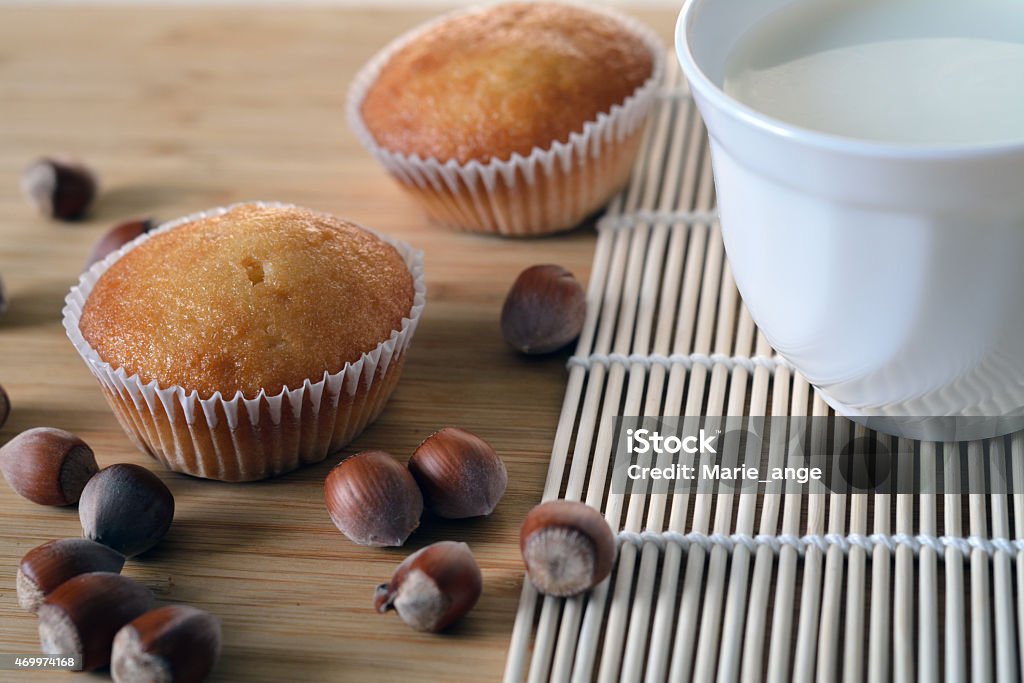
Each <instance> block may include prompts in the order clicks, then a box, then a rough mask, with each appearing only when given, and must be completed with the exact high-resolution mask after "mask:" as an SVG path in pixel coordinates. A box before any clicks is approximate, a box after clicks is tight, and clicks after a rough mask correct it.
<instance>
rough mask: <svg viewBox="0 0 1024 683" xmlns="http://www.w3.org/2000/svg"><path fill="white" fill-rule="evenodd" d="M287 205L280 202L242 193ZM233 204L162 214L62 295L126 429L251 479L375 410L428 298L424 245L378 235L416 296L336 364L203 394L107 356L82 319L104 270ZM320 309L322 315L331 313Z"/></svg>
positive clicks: (332, 442)
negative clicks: (292, 382)
mask: <svg viewBox="0 0 1024 683" xmlns="http://www.w3.org/2000/svg"><path fill="white" fill-rule="evenodd" d="M248 204H256V205H258V206H264V207H280V208H290V207H292V206H293V205H291V204H281V203H277V202H248ZM235 206H239V204H233V205H231V206H227V207H221V208H216V209H211V210H209V211H202V212H200V213H195V214H192V215H189V216H185V217H184V218H179V219H177V220H173V221H170V222H168V223H164V224H162V225H160V226H159V227H157V228H155V229H154V230H152V231H150V232H148V233H146V234H143V235H141V236H139V237H138V238H136V239H135V240H133V241H131V242H129V243H128V244H126V245H125V246H123V247H122V248H121V249H119V250H117V251H116V252H114V253H112V254H110V255H109V256H107V257H106V258H105V259H103V260H102V261H99V262H98V263H95V264H93V265H92V266H91V267H90V268H89V269H88V270H87V271H86V272H85V273H83V274H82V276H81V277H80V278H79V282H78V285H76V286H75V287H72V289H71V291H70V293H68V295H67V297H66V299H65V306H64V310H63V314H64V329H65V330H66V331H67V334H68V338H69V339H70V340H71V343H72V344H73V345H74V347H75V349H76V350H77V351H78V353H79V354H80V355H81V356H82V359H83V360H85V363H86V365H87V366H88V367H89V370H90V371H91V372H92V374H93V375H94V376H95V377H96V379H97V380H99V382H100V385H101V387H102V388H103V393H104V395H105V396H106V398H107V401H108V402H109V403H110V406H111V408H113V410H114V413H115V414H116V415H117V418H118V420H119V421H120V423H121V426H122V427H124V429H125V431H126V432H127V433H128V436H129V437H131V439H132V440H133V441H134V442H135V444H136V445H137V446H138V447H139V448H140V449H141V450H143V451H144V452H147V453H149V454H150V455H152V456H153V457H155V458H156V459H158V460H160V461H161V462H163V463H164V464H165V465H166V466H167V467H168V468H170V469H172V470H176V471H179V472H185V473H187V474H191V475H194V476H198V477H204V478H209V479H221V480H224V481H251V480H255V479H264V478H266V477H271V476H275V475H278V474H283V473H285V472H289V471H291V470H294V469H296V468H297V467H299V466H301V465H305V464H309V463H314V462H319V461H320V460H323V459H324V458H325V457H327V455H328V454H330V453H332V452H334V451H336V450H338V449H340V448H342V447H344V446H345V445H346V444H347V443H348V442H349V441H351V440H352V439H353V438H355V437H356V436H357V435H358V434H359V432H361V431H362V430H363V429H364V428H365V427H366V426H367V425H368V424H369V423H370V422H372V421H373V420H374V419H375V418H376V417H377V415H378V414H379V413H380V412H381V410H382V409H383V407H384V404H385V403H386V402H387V399H388V397H389V396H390V395H391V392H392V390H393V389H394V387H395V385H396V383H397V381H398V377H399V375H400V373H401V368H402V365H403V362H404V359H405V352H406V350H407V349H408V347H409V343H410V342H411V341H412V337H413V333H414V332H415V331H416V325H417V324H418V322H419V319H420V316H421V315H422V313H423V308H424V305H425V303H426V285H425V283H424V276H423V253H422V252H421V251H418V250H416V249H413V248H412V247H410V246H409V245H408V244H405V243H404V242H400V241H398V240H395V239H392V238H390V237H388V236H386V235H381V234H379V233H377V232H375V231H373V230H369V229H368V228H364V229H366V230H368V231H369V232H372V233H373V234H375V235H377V236H378V237H379V238H380V239H382V240H384V241H385V242H387V243H388V244H391V245H392V246H394V247H395V249H397V250H398V252H399V254H401V256H402V258H403V259H404V260H405V263H406V265H408V267H409V272H410V273H411V274H412V277H413V286H414V290H415V297H414V299H413V306H412V309H411V310H410V312H409V315H408V316H407V317H405V318H403V319H402V324H401V327H400V328H399V329H398V330H395V331H393V332H392V333H391V336H390V337H389V338H388V339H387V340H386V341H384V342H381V343H380V344H378V345H377V347H376V348H375V349H373V350H372V351H370V352H368V353H364V354H363V355H362V357H361V358H360V359H359V360H357V361H354V362H351V363H348V364H346V365H345V367H343V368H342V369H341V370H339V371H338V372H335V373H333V374H331V373H327V372H325V373H324V375H323V377H322V378H319V379H317V378H310V379H307V380H306V381H305V382H303V384H302V385H301V386H297V387H285V388H283V389H282V390H281V391H280V392H278V393H277V394H274V395H268V394H267V393H266V391H264V390H260V392H259V394H257V395H256V396H253V397H251V398H246V397H245V396H243V395H242V393H241V392H240V391H239V392H237V393H236V394H235V395H234V396H233V397H230V398H225V397H223V396H221V394H220V392H216V393H214V394H213V395H212V396H210V397H209V398H200V397H199V394H198V392H196V391H195V390H191V391H190V390H187V389H185V388H184V387H181V386H177V385H174V386H166V387H161V386H159V384H158V383H157V382H156V380H153V381H150V382H143V381H142V380H141V379H140V378H139V376H138V375H136V374H133V375H128V374H127V373H126V372H125V371H124V369H123V368H119V367H118V368H115V367H113V366H111V364H110V363H107V362H105V361H103V360H102V359H101V358H100V356H99V353H97V351H96V350H95V349H94V348H93V347H92V346H91V345H90V344H89V343H88V342H87V341H86V340H85V338H84V337H83V336H82V332H81V330H80V329H79V326H78V323H79V320H80V319H81V315H82V309H83V307H84V305H85V301H86V299H88V298H89V293H90V292H91V291H92V288H93V286H95V284H96V282H97V281H98V280H99V278H100V276H101V275H103V273H104V272H106V270H107V269H108V268H109V267H110V266H111V265H112V264H113V263H114V262H115V261H117V259H119V258H121V256H123V255H124V254H125V253H127V252H128V251H130V250H131V249H134V248H135V247H137V246H138V245H140V244H142V243H143V242H145V241H146V240H148V239H150V238H152V237H153V236H154V235H157V234H159V233H162V232H167V231H168V230H173V229H174V228H176V227H178V226H180V225H183V224H185V223H189V222H192V221H195V220H198V219H201V218H206V217H209V216H218V215H221V214H223V213H226V212H227V211H230V210H231V209H232V208H234V207H235ZM330 314H331V312H330V311H325V315H330Z"/></svg>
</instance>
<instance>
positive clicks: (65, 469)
mask: <svg viewBox="0 0 1024 683" xmlns="http://www.w3.org/2000/svg"><path fill="white" fill-rule="evenodd" d="M0 469H2V470H3V473H4V478H5V479H7V483H8V484H10V486H11V488H12V489H14V490H15V491H16V492H17V493H18V495H20V496H23V497H24V498H28V499H29V500H31V501H32V502H33V503H39V504H40V505H72V504H74V503H77V502H78V499H79V497H81V495H82V490H83V489H84V488H85V485H86V482H88V481H89V479H91V478H92V476H93V475H94V474H96V472H97V471H99V466H98V465H97V464H96V456H94V455H93V453H92V449H91V448H89V446H87V445H86V443H85V442H84V441H82V440H81V439H79V438H78V437H77V436H75V435H74V434H71V433H69V432H65V431H64V430H62V429H53V428H51V427H36V428H35V429H29V430H27V431H24V432H22V433H21V434H18V435H17V436H16V437H14V438H13V439H11V440H10V441H8V442H7V443H6V444H5V445H4V447H3V448H0Z"/></svg>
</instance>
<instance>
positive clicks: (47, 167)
mask: <svg viewBox="0 0 1024 683" xmlns="http://www.w3.org/2000/svg"><path fill="white" fill-rule="evenodd" d="M21 189H22V191H23V192H24V193H25V196H26V197H27V198H28V200H29V201H30V202H32V204H33V205H34V206H35V207H36V209H37V210H38V211H39V213H41V214H43V215H44V216H46V217H47V218H56V219H58V220H62V221H70V220H74V219H76V218H79V217H81V216H82V214H84V213H85V211H86V210H87V209H88V208H89V205H90V204H91V203H92V200H93V198H95V196H96V174H95V173H93V172H92V170H91V169H89V167H87V166H86V165H85V164H82V163H81V162H78V161H74V160H72V159H68V158H64V157H51V158H44V159H39V160H38V161H36V162H35V163H33V164H32V165H31V166H29V167H28V168H26V169H25V172H24V173H23V174H22V176H21Z"/></svg>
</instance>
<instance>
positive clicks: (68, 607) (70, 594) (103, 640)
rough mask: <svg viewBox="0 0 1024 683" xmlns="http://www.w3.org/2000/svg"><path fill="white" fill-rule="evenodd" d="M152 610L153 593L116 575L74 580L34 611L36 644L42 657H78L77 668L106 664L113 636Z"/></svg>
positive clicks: (93, 574)
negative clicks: (45, 655)
mask: <svg viewBox="0 0 1024 683" xmlns="http://www.w3.org/2000/svg"><path fill="white" fill-rule="evenodd" d="M152 607H153V594H152V593H151V592H150V590H149V589H148V588H146V587H145V586H143V585H142V584H139V583H136V582H135V581H132V580H131V579H129V578H128V577H126V576H121V575H120V574H111V573H107V572H93V573H90V574H81V575H79V576H75V577H73V578H71V579H69V580H68V581H65V582H64V583H63V584H61V586H60V587H58V588H57V590H55V591H53V592H52V593H50V595H49V596H47V598H46V600H45V601H44V602H43V604H42V605H41V606H40V607H39V612H38V615H39V642H40V644H41V645H42V650H43V652H44V653H46V654H50V655H58V654H81V655H82V668H83V669H84V670H85V671H92V670H94V669H98V668H100V667H101V666H106V665H107V664H109V663H110V651H111V647H112V645H113V642H114V635H115V634H116V633H117V632H118V631H119V630H120V629H121V627H122V626H124V625H125V624H127V623H128V622H130V621H131V620H132V619H135V618H136V617H138V616H139V615H141V614H144V613H145V612H148V611H149V610H150V609H152Z"/></svg>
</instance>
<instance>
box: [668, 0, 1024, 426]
mask: <svg viewBox="0 0 1024 683" xmlns="http://www.w3.org/2000/svg"><path fill="white" fill-rule="evenodd" d="M791 1H792V0H757V1H756V2H754V1H751V0H688V2H687V3H686V5H685V6H684V7H683V10H682V13H681V14H680V16H679V23H678V25H677V27H676V50H677V52H678V56H679V62H680V64H681V65H682V68H683V71H684V73H685V74H686V77H687V80H688V81H689V83H690V88H691V90H692V92H693V96H694V98H695V100H696V104H697V106H698V108H699V109H700V112H701V115H702V116H703V118H704V122H705V124H706V125H707V129H708V133H709V135H710V139H711V153H712V162H713V165H714V171H715V182H716V187H717V192H718V202H719V211H720V215H721V223H722V231H723V235H724V239H725V246H726V250H727V253H728V256H729V260H730V263H731V265H732V270H733V273H734V275H735V278H736V283H737V285H738V286H739V289H740V292H741V294H742V295H743V299H744V301H745V302H746V304H747V306H748V307H749V309H750V312H751V315H752V316H753V317H754V320H755V321H756V322H757V324H758V326H760V328H761V329H762V330H763V331H764V333H765V335H766V336H767V338H768V340H769V341H770V342H771V344H772V346H774V347H775V349H776V350H777V351H778V352H779V353H780V354H781V355H782V356H783V357H784V358H786V359H787V360H788V361H790V362H791V363H792V364H793V365H794V366H795V367H796V368H797V369H798V370H799V371H800V372H801V373H802V374H803V375H804V376H805V377H807V379H808V380H809V381H810V382H811V383H813V384H814V385H815V386H816V387H817V388H818V390H819V392H820V393H821V395H822V397H823V398H824V399H825V400H826V401H827V402H828V403H829V405H831V406H832V407H833V408H835V409H836V411H837V412H839V413H841V414H843V415H847V416H849V417H853V418H860V419H861V420H865V421H867V422H868V423H869V424H870V425H871V426H873V427H876V428H879V429H882V430H883V431H890V432H893V433H897V434H899V435H902V436H909V437H914V438H930V439H944V440H946V439H954V438H956V439H960V438H980V437H984V436H995V435H996V434H999V433H1006V432H1008V431H1013V430H1015V429H1019V428H1021V427H1024V420H1021V419H1019V418H1020V416H1024V142H1022V143H1013V144H1000V145H985V146H976V147H963V146H960V147H949V148H940V147H928V148H924V147H916V148H915V147H911V146H900V145H890V144H882V143H878V142H869V141H863V140H856V139H851V138H843V137H839V136H835V135H828V134H824V133H820V132H815V131H811V130H808V129H804V128H800V127H797V126H795V125H791V124H788V123H786V122H783V121H779V120H777V119H772V118H770V117H768V116H766V115H764V114H761V113H759V112H757V111H755V110H753V109H751V108H750V107H747V106H746V105H744V104H741V103H740V102H738V101H737V100H735V99H733V98H731V97H730V96H728V95H726V94H725V93H724V92H723V90H722V88H721V84H722V78H723V71H724V68H725V64H726V60H727V57H728V56H729V54H730V53H731V51H732V50H733V49H734V47H735V45H736V41H737V39H738V38H739V37H740V36H742V35H743V34H744V33H745V32H746V31H748V30H749V29H750V28H751V27H753V26H754V25H755V24H757V23H758V22H759V21H760V20H761V19H762V18H764V17H765V16H766V15H768V14H770V13H772V12H774V11H775V10H777V9H778V8H780V7H782V6H784V5H786V4H788V3H789V2H791ZM950 87H951V89H953V90H952V92H954V93H955V87H956V84H955V83H954V84H951V85H950ZM936 417H946V418H960V419H956V420H935V419H932V418H936Z"/></svg>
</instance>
